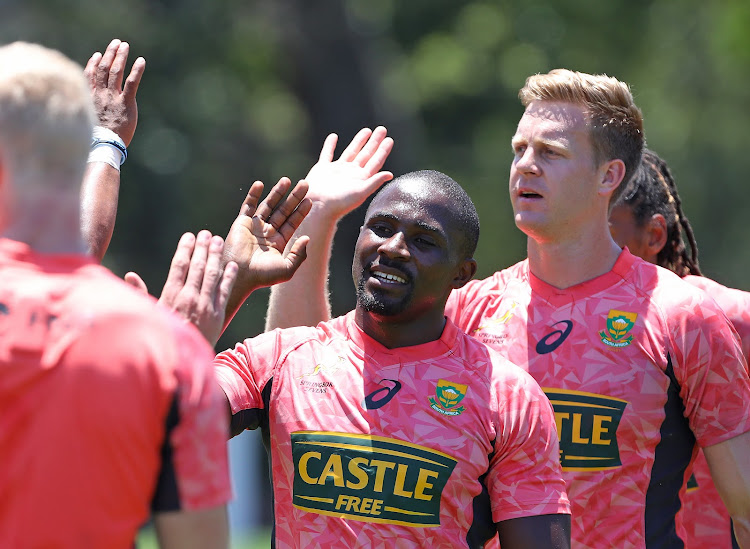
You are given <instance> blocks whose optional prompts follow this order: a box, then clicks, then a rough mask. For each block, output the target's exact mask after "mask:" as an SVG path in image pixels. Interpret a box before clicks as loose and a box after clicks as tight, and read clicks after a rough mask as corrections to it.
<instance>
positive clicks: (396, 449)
mask: <svg viewBox="0 0 750 549" xmlns="http://www.w3.org/2000/svg"><path fill="white" fill-rule="evenodd" d="M292 458H293V460H294V495H293V504H294V506H295V507H296V508H297V509H302V510H303V511H307V512H310V513H317V514H320V515H327V516H334V517H342V518H347V519H352V520H358V521H363V522H377V523H382V524H399V525H404V526H416V527H422V528H426V527H434V526H440V499H441V496H442V492H443V488H444V487H445V484H446V483H447V482H448V479H449V478H450V476H451V473H453V469H454V467H455V466H456V460H455V459H453V458H452V457H450V456H449V455H447V454H444V453H442V452H439V451H437V450H433V449H431V448H426V447H424V446H418V445H416V444H409V443H407V442H402V441H400V440H396V439H392V438H386V437H377V436H371V435H353V434H345V433H331V432H324V431H298V432H296V433H292Z"/></svg>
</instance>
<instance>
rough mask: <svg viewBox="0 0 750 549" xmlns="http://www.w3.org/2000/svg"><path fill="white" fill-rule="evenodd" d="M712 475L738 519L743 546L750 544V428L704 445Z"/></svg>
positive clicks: (737, 530) (737, 531)
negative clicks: (711, 444) (739, 433)
mask: <svg viewBox="0 0 750 549" xmlns="http://www.w3.org/2000/svg"><path fill="white" fill-rule="evenodd" d="M703 454H704V455H705V456H706V461H707V462H708V467H709V469H711V478H712V479H713V481H714V484H715V485H716V489H717V490H718V491H719V495H720V496H721V499H722V500H723V501H724V504H725V505H726V506H727V510H728V511H729V514H730V515H731V517H732V522H733V523H734V534H735V536H736V537H737V541H738V543H739V544H740V547H743V548H746V549H747V548H749V547H750V432H747V433H744V434H742V435H739V436H736V437H734V438H730V439H729V440H725V441H724V442H720V443H719V444H715V445H713V446H706V447H705V448H703Z"/></svg>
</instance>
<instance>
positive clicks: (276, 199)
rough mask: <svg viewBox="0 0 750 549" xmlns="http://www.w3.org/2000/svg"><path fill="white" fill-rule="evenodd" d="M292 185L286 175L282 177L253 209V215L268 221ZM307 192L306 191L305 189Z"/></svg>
mask: <svg viewBox="0 0 750 549" xmlns="http://www.w3.org/2000/svg"><path fill="white" fill-rule="evenodd" d="M291 186H292V181H291V180H290V179H289V178H288V177H282V178H281V179H279V182H278V183H276V185H274V186H273V187H272V188H271V191H270V192H269V193H268V196H267V197H266V198H265V200H263V202H261V203H260V205H259V206H258V208H257V209H256V211H255V216H256V217H259V218H261V219H262V220H263V221H270V218H271V214H272V213H273V211H274V210H275V209H276V207H277V206H278V205H279V203H280V202H281V200H282V199H283V198H284V195H285V194H286V193H287V191H288V190H289V187H291ZM305 192H307V191H305Z"/></svg>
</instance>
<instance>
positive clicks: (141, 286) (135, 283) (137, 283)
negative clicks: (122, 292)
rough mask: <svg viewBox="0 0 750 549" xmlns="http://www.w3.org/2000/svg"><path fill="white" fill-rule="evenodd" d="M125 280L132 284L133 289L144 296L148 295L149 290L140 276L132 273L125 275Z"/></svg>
mask: <svg viewBox="0 0 750 549" xmlns="http://www.w3.org/2000/svg"><path fill="white" fill-rule="evenodd" d="M124 278H125V282H127V283H128V284H130V285H131V286H132V287H133V288H135V289H136V290H138V291H139V292H142V293H144V294H147V293H148V288H147V287H146V283H145V282H144V281H143V279H142V278H141V277H140V276H139V275H138V273H134V272H133V271H130V272H129V273H125V277H124Z"/></svg>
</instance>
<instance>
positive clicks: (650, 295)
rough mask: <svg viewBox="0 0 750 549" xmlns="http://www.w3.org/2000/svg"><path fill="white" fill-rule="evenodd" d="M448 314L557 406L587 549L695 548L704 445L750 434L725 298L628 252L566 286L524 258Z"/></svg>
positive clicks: (748, 397)
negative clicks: (696, 491)
mask: <svg viewBox="0 0 750 549" xmlns="http://www.w3.org/2000/svg"><path fill="white" fill-rule="evenodd" d="M446 314H447V315H448V316H449V318H452V319H454V321H456V323H457V324H458V326H459V327H460V328H462V329H464V330H466V331H467V332H468V333H469V334H471V335H473V336H474V337H476V338H477V339H478V340H480V341H482V342H484V343H487V344H488V345H490V346H492V347H493V348H495V349H497V350H498V351H500V352H501V353H502V354H504V355H505V356H506V357H507V358H509V359H510V360H511V361H512V362H514V363H516V364H518V365H520V366H521V367H525V368H526V369H527V370H528V372H529V373H531V375H532V376H533V377H534V378H535V379H536V380H537V381H538V382H539V384H540V385H541V386H542V388H543V390H544V391H545V392H546V393H547V396H548V397H549V399H550V401H551V402H552V405H553V407H554V410H555V417H556V421H557V428H558V432H559V436H560V456H561V457H560V459H561V463H562V466H563V474H564V476H565V479H566V481H567V490H568V497H569V498H570V502H571V511H572V532H571V537H572V540H573V545H574V546H575V547H579V548H580V547H586V548H599V547H644V546H646V545H647V544H648V545H649V546H651V545H652V544H653V546H654V547H657V546H658V547H682V543H683V542H682V540H681V539H680V538H683V539H684V536H685V533H684V529H683V528H682V526H681V524H680V523H679V521H677V520H676V519H675V514H676V513H677V510H678V507H679V500H678V496H679V495H680V494H681V493H682V495H684V490H685V489H684V485H685V481H686V479H687V476H688V471H689V469H690V465H691V462H692V460H693V458H694V455H695V442H696V439H697V442H698V444H699V445H700V446H710V445H713V444H717V443H719V442H722V441H725V440H728V439H730V438H732V437H734V436H737V435H740V434H742V433H744V432H746V431H748V430H750V382H749V381H748V376H747V372H746V370H745V364H744V359H743V357H742V351H741V349H740V347H739V344H738V342H737V338H736V333H735V332H734V330H733V329H732V327H731V325H730V324H729V322H728V321H727V319H726V316H725V315H724V313H723V312H722V311H721V310H720V309H719V308H718V306H717V305H716V303H715V302H714V301H713V300H711V299H709V298H708V297H707V296H706V294H705V293H704V292H702V291H700V290H698V289H696V288H694V287H693V286H690V285H689V284H687V283H685V282H683V281H681V280H680V279H679V277H677V275H675V274H673V273H671V272H669V271H667V270H666V269H662V268H660V267H656V266H654V265H651V264H649V263H647V262H645V261H643V260H641V259H638V258H636V257H634V256H633V255H632V254H630V252H628V251H627V250H624V251H623V252H622V254H621V255H620V257H619V258H618V260H617V262H616V263H615V265H614V267H613V269H612V270H611V271H610V272H608V273H606V274H604V275H602V276H599V277H597V278H595V279H592V280H590V281H587V282H584V283H582V284H579V285H577V286H574V287H571V288H568V289H565V290H560V289H557V288H554V287H552V286H550V285H548V284H546V283H544V282H542V281H541V280H539V279H538V278H536V277H535V276H534V275H533V274H531V273H530V272H529V266H528V261H522V262H520V263H518V264H516V265H514V266H513V267H510V268H508V269H506V270H504V271H501V272H498V273H495V274H494V275H493V276H491V277H489V278H487V279H485V280H481V281H472V282H470V283H469V284H468V285H467V286H465V287H464V288H462V289H461V290H457V291H454V292H453V294H452V295H451V298H450V299H449V301H448V307H447V310H446ZM727 387H731V391H728V390H727Z"/></svg>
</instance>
